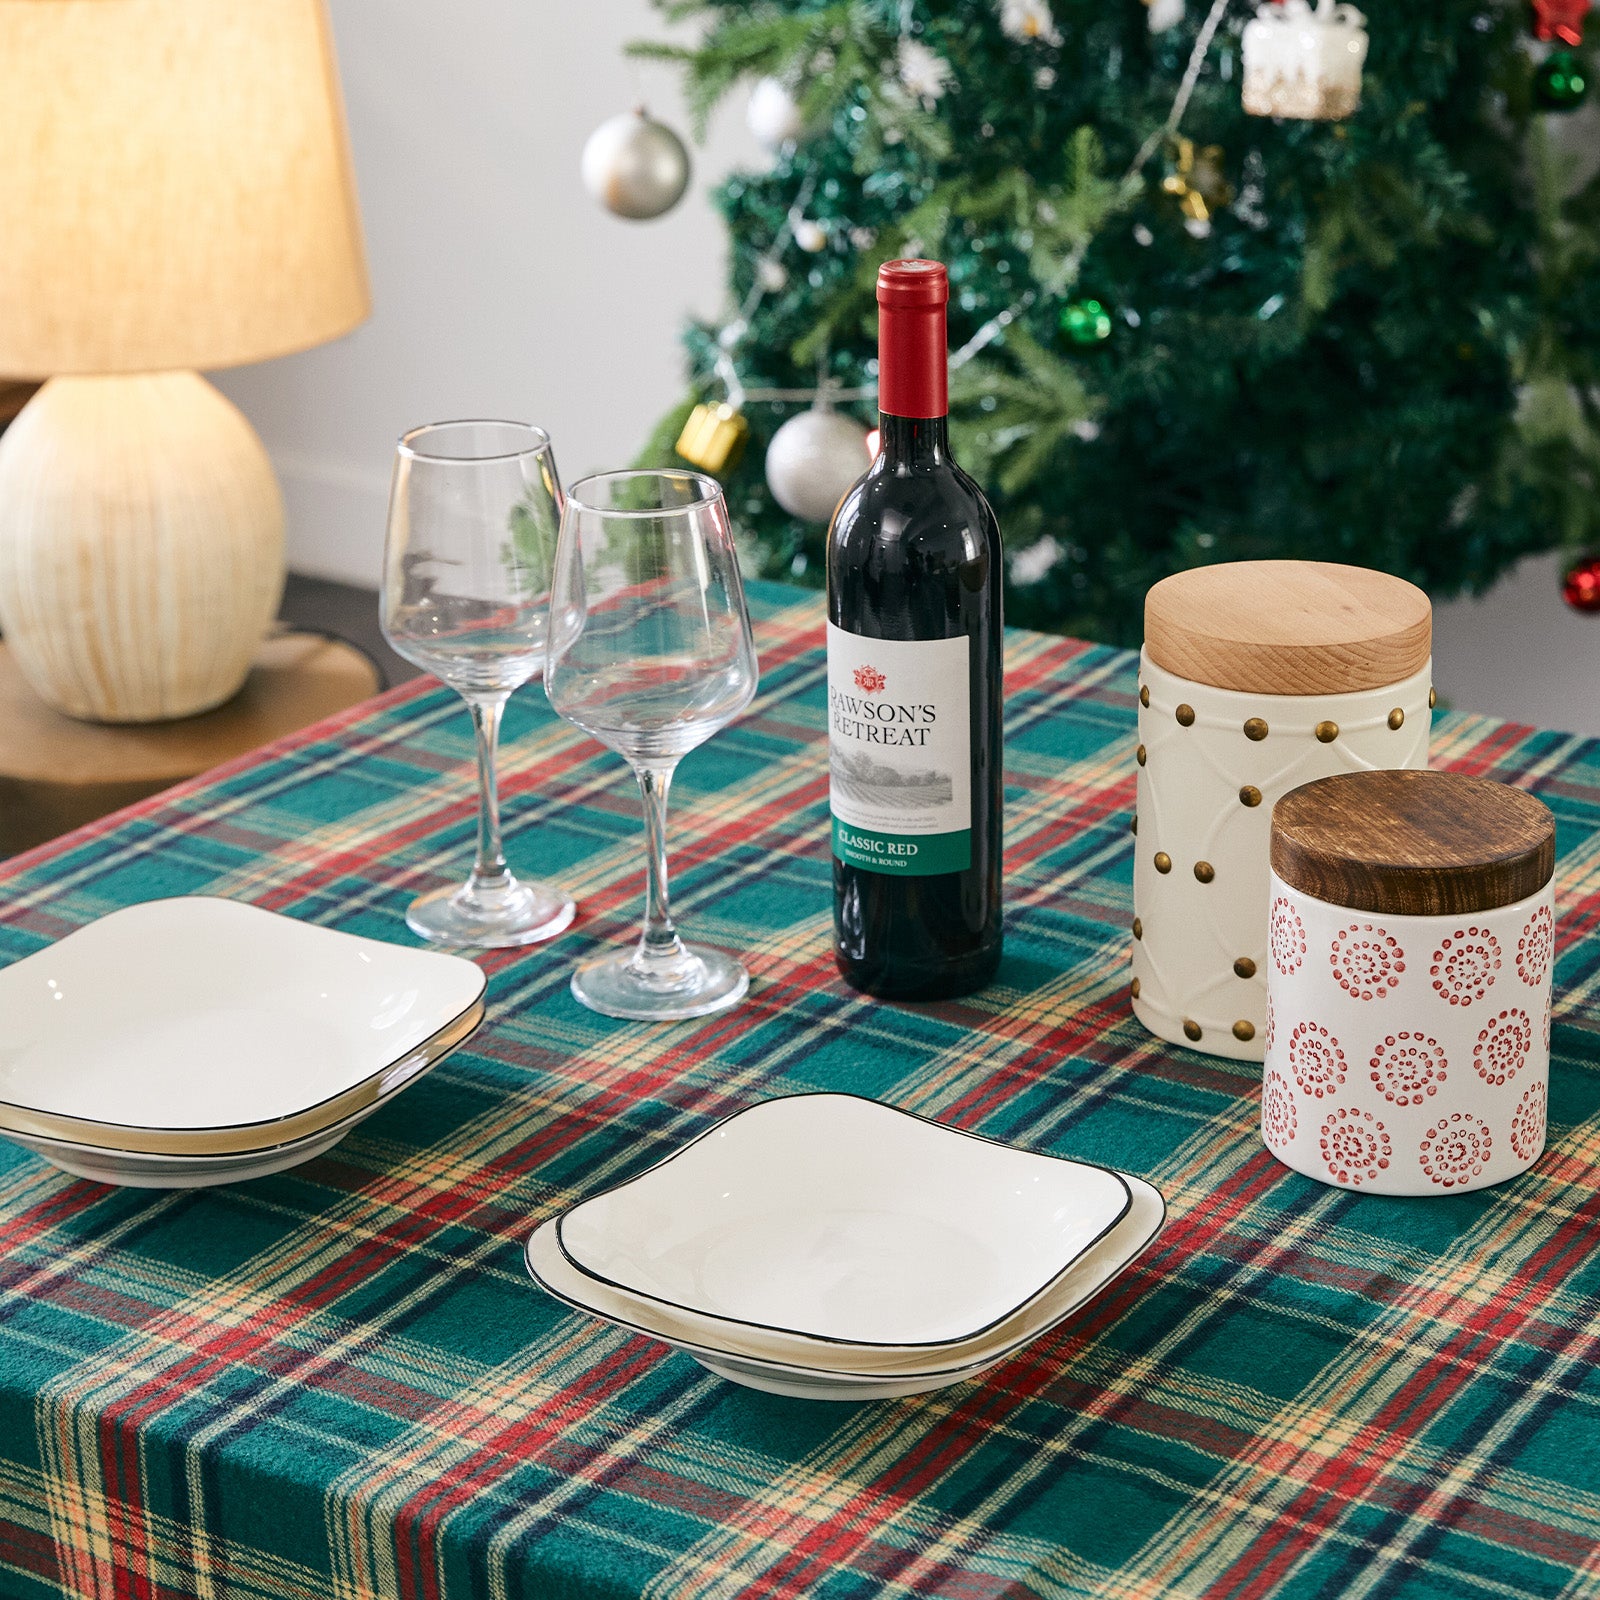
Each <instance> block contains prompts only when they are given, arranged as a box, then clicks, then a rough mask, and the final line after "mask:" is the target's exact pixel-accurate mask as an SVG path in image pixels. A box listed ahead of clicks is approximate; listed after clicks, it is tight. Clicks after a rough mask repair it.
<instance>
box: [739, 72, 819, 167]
mask: <svg viewBox="0 0 1600 1600" xmlns="http://www.w3.org/2000/svg"><path fill="white" fill-rule="evenodd" d="M744 120H745V123H746V125H747V126H748V127H749V129H750V131H751V133H753V134H754V135H755V136H756V139H757V141H758V142H759V143H760V144H761V145H762V146H763V147H764V148H765V149H767V150H778V149H781V148H782V147H783V146H784V145H786V144H788V143H789V142H790V141H791V140H793V139H798V138H799V137H800V134H801V132H802V131H803V129H804V127H805V122H804V119H803V118H802V117H801V115H800V107H799V106H798V105H796V104H795V98H794V96H793V95H792V94H790V93H789V89H788V85H787V84H785V83H784V82H783V80H782V79H781V78H761V79H759V80H758V81H757V82H756V85H755V87H754V88H753V89H752V90H751V91H750V103H749V104H748V105H747V106H746V107H745V113H744Z"/></svg>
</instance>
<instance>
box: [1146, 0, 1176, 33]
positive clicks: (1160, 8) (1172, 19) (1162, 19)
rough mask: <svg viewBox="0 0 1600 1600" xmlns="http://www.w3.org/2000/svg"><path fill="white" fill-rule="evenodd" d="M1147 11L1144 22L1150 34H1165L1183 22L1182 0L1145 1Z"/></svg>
mask: <svg viewBox="0 0 1600 1600" xmlns="http://www.w3.org/2000/svg"><path fill="white" fill-rule="evenodd" d="M1145 3H1146V5H1147V6H1148V8H1149V9H1148V11H1147V12H1146V14H1145V21H1146V22H1147V23H1148V24H1149V27H1150V31H1151V33H1165V32H1166V31H1167V30H1168V29H1169V28H1176V27H1177V26H1178V24H1179V23H1180V22H1182V21H1183V12H1184V5H1183V0H1145Z"/></svg>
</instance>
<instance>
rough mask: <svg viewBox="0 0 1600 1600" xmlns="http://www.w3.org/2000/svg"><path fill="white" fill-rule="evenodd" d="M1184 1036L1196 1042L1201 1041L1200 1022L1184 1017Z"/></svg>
mask: <svg viewBox="0 0 1600 1600" xmlns="http://www.w3.org/2000/svg"><path fill="white" fill-rule="evenodd" d="M1183 1036H1184V1038H1185V1039H1188V1040H1190V1041H1191V1042H1192V1043H1194V1044H1199V1042H1200V1024H1199V1023H1198V1022H1194V1021H1191V1020H1190V1019H1189V1018H1188V1017H1185V1018H1184V1019H1183Z"/></svg>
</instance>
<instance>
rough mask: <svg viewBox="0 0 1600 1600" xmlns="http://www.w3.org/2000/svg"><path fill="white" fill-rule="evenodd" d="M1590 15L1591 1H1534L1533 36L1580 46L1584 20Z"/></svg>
mask: <svg viewBox="0 0 1600 1600" xmlns="http://www.w3.org/2000/svg"><path fill="white" fill-rule="evenodd" d="M1588 14H1589V0H1533V36H1534V38H1536V39H1559V40H1560V41H1561V42H1562V44H1568V45H1580V44H1582V43H1583V19H1584V18H1585V17H1586V16H1587V15H1588Z"/></svg>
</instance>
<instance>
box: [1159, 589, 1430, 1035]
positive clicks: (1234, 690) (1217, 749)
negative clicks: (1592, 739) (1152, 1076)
mask: <svg viewBox="0 0 1600 1600" xmlns="http://www.w3.org/2000/svg"><path fill="white" fill-rule="evenodd" d="M1432 634H1433V630H1432V611H1431V608H1430V606H1429V604H1428V597H1427V596H1426V595H1425V594H1424V593H1423V592H1422V591H1421V590H1420V589H1418V588H1416V587H1415V586H1414V585H1412V584H1409V583H1406V582H1404V581H1403V580H1401V579H1399V578H1393V577H1390V576H1388V575H1387V574H1385V573H1380V572H1370V571H1368V570H1367V569H1365V568H1362V567H1346V566H1337V565H1333V564H1330V563H1324V562H1315V561H1245V562H1231V563H1225V564H1221V565H1218V566H1212V567H1199V568H1195V569H1194V570H1193V571H1189V572H1180V573H1177V574H1175V575H1174V576H1172V577H1170V578H1166V579H1164V580H1163V581H1162V582H1160V583H1158V584H1156V585H1155V587H1154V588H1152V589H1151V590H1150V593H1149V595H1148V596H1147V598H1146V602H1145V647H1144V652H1143V654H1142V655H1141V657H1140V663H1139V747H1138V751H1137V761H1138V785H1137V788H1138V800H1137V811H1136V814H1135V819H1134V832H1135V850H1134V873H1133V909H1134V919H1133V984H1132V992H1133V1010H1134V1014H1135V1015H1136V1016H1137V1017H1138V1018H1139V1020H1140V1021H1141V1022H1142V1023H1143V1024H1144V1025H1145V1026H1146V1027H1147V1028H1149V1029H1150V1031H1151V1032H1152V1033H1154V1034H1156V1035H1158V1036H1159V1037H1160V1038H1163V1039H1170V1040H1171V1041H1173V1042H1174V1043H1175V1044H1187V1045H1190V1046H1192V1047H1193V1048H1195V1049H1198V1050H1204V1051H1208V1052H1210V1053H1211V1054H1213V1055H1220V1056H1231V1057H1233V1058H1235V1059H1237V1060H1244V1061H1259V1060H1261V1058H1262V1051H1263V1038H1262V1031H1263V1027H1264V1024H1265V1021H1266V1005H1267V991H1266V978H1265V963H1266V955H1267V848H1268V835H1269V831H1270V822H1271V816H1272V807H1273V804H1274V802H1275V801H1276V800H1277V799H1278V798H1279V796H1281V795H1283V794H1286V793H1287V792H1288V791H1289V790H1290V789H1292V788H1294V787H1295V786H1296V785H1297V784H1301V783H1305V782H1308V781H1309V780H1310V779H1313V778H1319V777H1323V776H1326V775H1328V774H1331V773H1337V772H1349V771H1354V770H1362V769H1366V768H1372V767H1423V766H1426V765H1427V761H1428V733H1429V724H1430V707H1431V705H1432V703H1433V687H1432V664H1431V661H1430V659H1429V652H1430V649H1431V645H1432Z"/></svg>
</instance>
